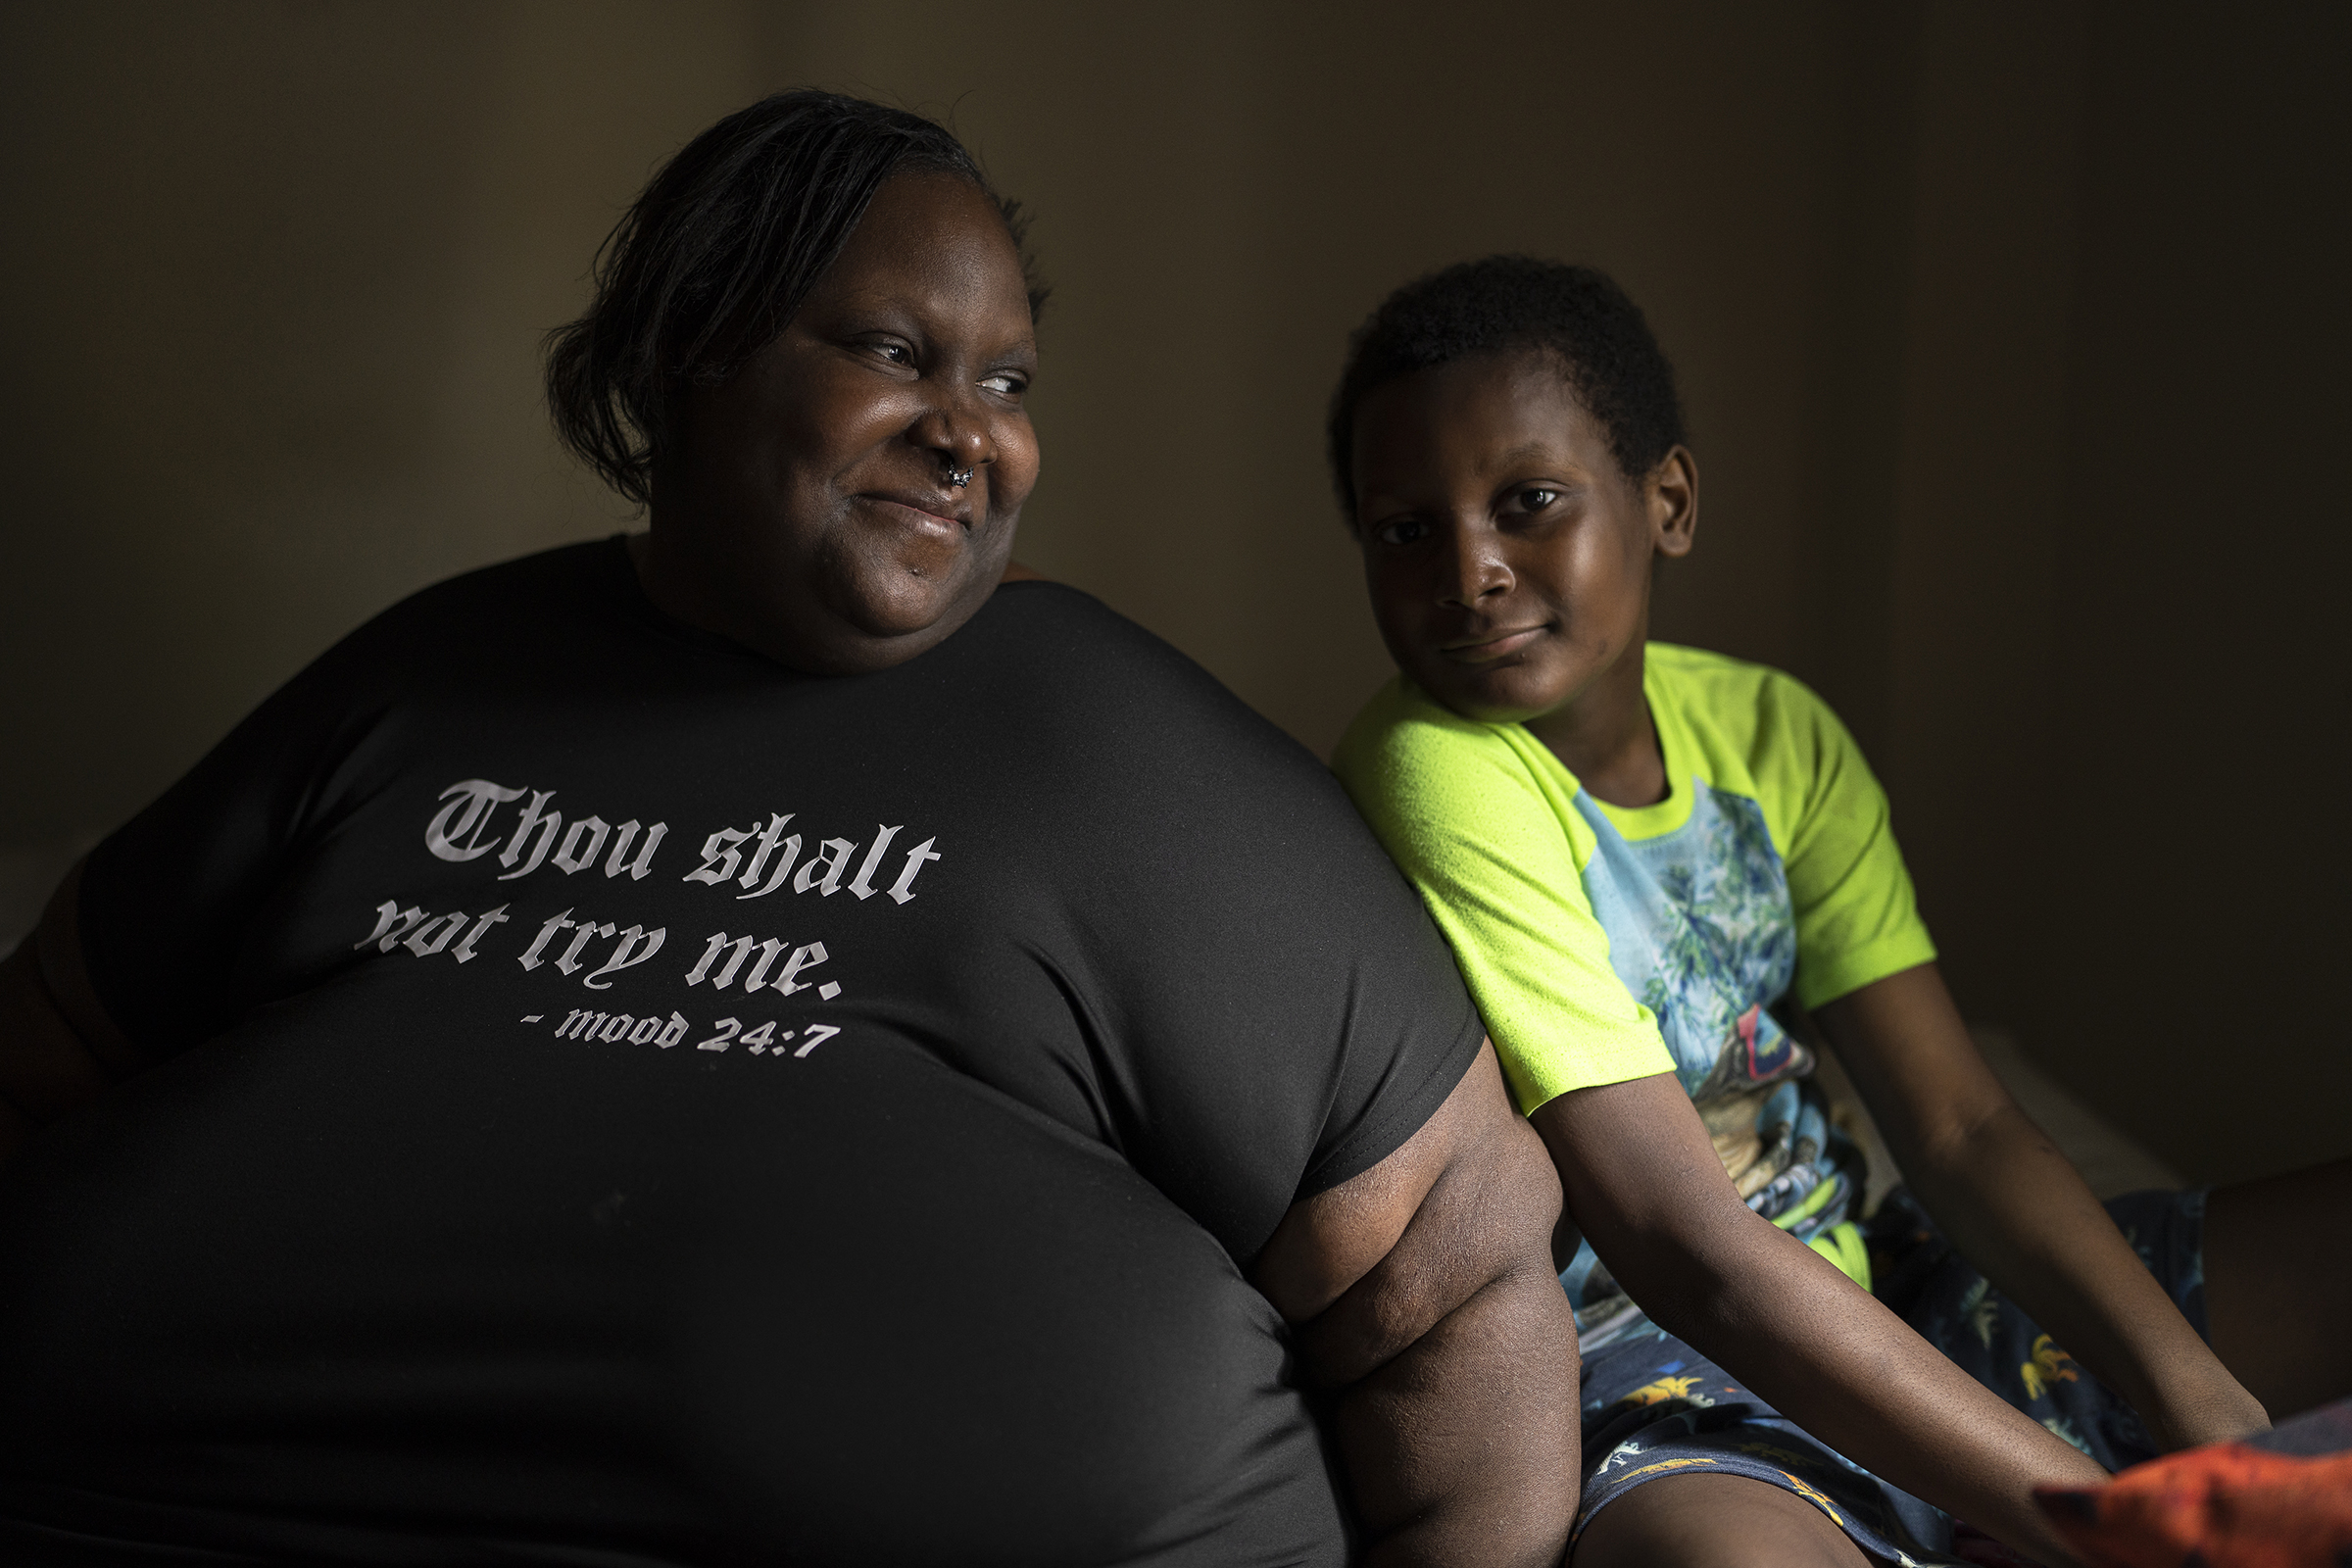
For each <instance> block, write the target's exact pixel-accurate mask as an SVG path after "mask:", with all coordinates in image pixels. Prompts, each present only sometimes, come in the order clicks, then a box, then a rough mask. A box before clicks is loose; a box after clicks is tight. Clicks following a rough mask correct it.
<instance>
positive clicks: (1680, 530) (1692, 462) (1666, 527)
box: [1642, 446, 1698, 557]
mask: <svg viewBox="0 0 2352 1568" xmlns="http://www.w3.org/2000/svg"><path fill="white" fill-rule="evenodd" d="M1642 499H1643V500H1644V501H1645V502H1647V503H1648V506H1649V531H1650V543H1651V547H1652V548H1653V549H1655V550H1656V551H1657V553H1658V554H1659V555H1661V556H1667V557H1681V556H1687V555H1689V554H1690V553H1691V542H1692V538H1693V536H1694V535H1695V534H1696V533H1697V532H1698V459H1696V458H1694V457H1692V456H1691V449H1690V448H1689V447H1684V446H1678V447H1676V448H1675V449H1674V450H1673V451H1671V452H1669V453H1667V454H1666V456H1665V457H1663V458H1661V459H1659V460H1658V466H1656V467H1654V468H1652V469H1650V470H1649V477H1648V479H1646V480H1645V481H1643V483H1642Z"/></svg>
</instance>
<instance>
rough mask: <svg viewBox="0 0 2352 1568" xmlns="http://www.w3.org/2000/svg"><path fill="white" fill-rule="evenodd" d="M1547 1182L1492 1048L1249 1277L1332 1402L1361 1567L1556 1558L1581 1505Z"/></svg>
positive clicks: (1554, 1195) (1307, 1214) (1570, 1353)
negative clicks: (1294, 1331)
mask: <svg viewBox="0 0 2352 1568" xmlns="http://www.w3.org/2000/svg"><path fill="white" fill-rule="evenodd" d="M1558 1213H1559V1183H1558V1179H1557V1178H1556V1176H1555V1175H1554V1174H1553V1172H1552V1168H1551V1162H1550V1161H1549V1160H1548V1159H1546V1158H1545V1157H1544V1149H1543V1145H1542V1144H1541V1143H1540V1142H1539V1141H1538V1140H1537V1139H1536V1137H1535V1135H1534V1134H1533V1133H1532V1132H1530V1131H1529V1129H1528V1127H1527V1124H1526V1123H1525V1122H1524V1121H1523V1120H1521V1119H1520V1117H1519V1116H1518V1114H1517V1113H1516V1111H1514V1110H1513V1108H1512V1107H1511V1104H1510V1101H1509V1097H1508V1095H1507V1093H1506V1091H1505V1090H1504V1088H1503V1084H1502V1074H1501V1072H1500V1070H1499V1068H1498V1067H1497V1066H1496V1064H1495V1051H1494V1048H1493V1047H1492V1046H1487V1047H1483V1048H1481V1050H1480V1052H1479V1055H1478V1059H1477V1061H1476V1062H1474V1063H1473V1064H1472V1066H1471V1068H1470V1071H1469V1072H1468V1073H1467V1074H1465V1075H1464V1077H1463V1079H1462V1082H1461V1083H1460V1084H1459V1085H1458V1086H1456V1088H1455V1089H1454V1091H1453V1094H1452V1095H1451V1096H1450V1097H1449V1098H1448V1099H1447V1100H1446V1103H1445V1104H1444V1105H1443V1106H1441V1107H1440V1108H1439V1110H1438V1113H1437V1114H1436V1115H1435V1116H1433V1117H1432V1118H1431V1119H1430V1121H1429V1123H1428V1125H1426V1126H1424V1127H1423V1128H1422V1129H1421V1131H1420V1132H1418V1133H1416V1134H1415V1135H1414V1136H1413V1138H1412V1139H1411V1141H1410V1142H1408V1143H1406V1144H1405V1145H1404V1147H1402V1148H1401V1149H1398V1150H1397V1152H1395V1153H1392V1154H1391V1155H1389V1157H1388V1158H1387V1159H1385V1160H1383V1161H1381V1163H1379V1164H1378V1165H1375V1166H1374V1167H1373V1168H1372V1169H1370V1170H1368V1171H1365V1172H1363V1173H1362V1174H1361V1175H1359V1176H1356V1177H1354V1178H1353V1179H1351V1180H1349V1181H1347V1182H1343V1183H1342V1184H1340V1185H1339V1186H1338V1187H1335V1188H1333V1189H1331V1190H1330V1191H1329V1192H1325V1193H1320V1194H1317V1195H1316V1196H1315V1197H1313V1198H1309V1199H1306V1200H1304V1201H1300V1202H1299V1203H1297V1204H1295V1205H1294V1206H1293V1207H1292V1209H1291V1211H1290V1213H1289V1214H1288V1215H1287V1216H1285V1218H1284V1219H1283V1222H1282V1224H1281V1226H1280V1227H1279V1228H1277V1230H1276V1231H1275V1233H1274V1237H1273V1239H1272V1240H1271V1241H1269V1242H1268V1243H1267V1244H1266V1248H1265V1250H1264V1251H1263V1252H1261V1253H1260V1254H1259V1257H1258V1260H1257V1263H1256V1265H1255V1267H1254V1268H1253V1269H1252V1271H1251V1274H1252V1279H1253V1282H1254V1283H1255V1284H1256V1285H1257V1287H1258V1289H1259V1290H1261V1291H1263V1292H1264V1293H1265V1295H1266V1297H1267V1299H1269V1300H1271V1301H1272V1302H1273V1303H1274V1305H1275V1307H1276V1308H1277V1309H1278V1310H1279V1311H1281V1313H1282V1314H1283V1316H1284V1317H1285V1318H1286V1319H1288V1320H1289V1321H1290V1322H1292V1323H1293V1324H1296V1325H1299V1335H1298V1346H1299V1359H1300V1363H1301V1365H1302V1367H1303V1369H1304V1371H1305V1374H1306V1376H1307V1378H1308V1380H1309V1382H1310V1384H1312V1385H1314V1386H1316V1387H1319V1388H1322V1389H1324V1390H1327V1391H1329V1392H1331V1393H1332V1394H1334V1395H1335V1397H1336V1407H1337V1414H1336V1422H1337V1426H1338V1429H1339V1442H1340V1450H1341V1458H1342V1462H1343V1464H1344V1465H1345V1467H1346V1470H1347V1474H1348V1486H1349V1490H1350V1491H1351V1492H1352V1494H1353V1496H1354V1501H1355V1503H1356V1508H1357V1511H1358V1513H1359V1514H1360V1515H1361V1516H1362V1518H1363V1519H1364V1522H1365V1523H1366V1525H1367V1526H1369V1528H1370V1529H1371V1531H1372V1532H1373V1533H1374V1536H1375V1540H1374V1542H1373V1544H1372V1546H1371V1548H1370V1550H1369V1551H1368V1552H1367V1553H1366V1554H1365V1557H1364V1560H1365V1561H1366V1562H1367V1563H1371V1564H1405V1563H1446V1564H1489V1563H1492V1564H1496V1565H1501V1564H1514V1565H1516V1564H1525V1565H1531V1568H1533V1565H1547V1564H1552V1563H1556V1562H1557V1561H1558V1560H1559V1558H1560V1553H1561V1551H1562V1550H1563V1548H1564V1547H1565V1546H1566V1544H1567V1541H1568V1530H1569V1527H1570V1525H1571V1524H1573V1523H1574V1521H1575V1517H1576V1505H1577V1497H1578V1492H1579V1484H1580V1479H1581V1478H1580V1475H1579V1472H1578V1467H1577V1441H1578V1424H1577V1361H1576V1321H1575V1317H1574V1314H1573V1313H1572V1312H1571V1311H1570V1310H1569V1307H1568V1299H1567V1298H1566V1297H1565V1296H1564V1295H1563V1294H1561V1291H1560V1287H1559V1282H1558V1280H1557V1278H1556V1277H1555V1276H1554V1275H1553V1273H1552V1269H1551V1256H1550V1236H1551V1228H1552V1223H1553V1221H1554V1219H1555V1218H1556V1217H1557V1216H1558Z"/></svg>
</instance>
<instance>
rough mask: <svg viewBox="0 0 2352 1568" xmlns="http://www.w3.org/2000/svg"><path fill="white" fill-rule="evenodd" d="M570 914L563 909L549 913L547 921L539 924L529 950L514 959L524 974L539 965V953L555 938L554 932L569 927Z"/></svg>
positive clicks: (545, 949)
mask: <svg viewBox="0 0 2352 1568" xmlns="http://www.w3.org/2000/svg"><path fill="white" fill-rule="evenodd" d="M570 916H571V911H570V910H569V909H565V910H564V912H563V913H562V914H551V915H549V916H548V917H547V923H546V924H545V925H543V926H541V927H540V928H539V934H538V935H537V936H535V937H533V938H532V939H531V949H530V951H529V952H528V953H525V954H524V955H523V956H521V957H519V958H517V959H515V962H516V963H519V964H521V965H522V968H523V972H524V973H525V974H528V973H529V972H530V971H531V970H533V969H536V968H538V967H539V955H540V954H542V953H545V952H546V951H547V945H548V943H550V942H552V941H554V940H555V935H556V933H557V932H559V931H566V930H569V929H570V928H571V918H570Z"/></svg>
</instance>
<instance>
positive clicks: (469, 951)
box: [449, 904, 507, 963]
mask: <svg viewBox="0 0 2352 1568" xmlns="http://www.w3.org/2000/svg"><path fill="white" fill-rule="evenodd" d="M506 921H507V907H506V906H505V905H503V904H502V905H500V906H499V907H497V908H495V909H492V910H491V911H490V912H489V913H488V914H485V915H482V916H480V917H479V918H477V919H476V920H475V921H474V922H473V929H472V930H470V931H468V932H466V940H465V941H463V942H461V943H459V944H458V945H457V947H456V948H454V949H452V950H451V952H450V955H449V956H451V957H453V958H455V959H457V960H458V961H459V962H460V963H471V962H472V961H473V960H474V957H475V956H476V955H475V953H474V951H473V945H474V944H475V943H476V942H479V941H481V940H482V933H483V932H485V931H487V930H489V929H490V928H491V927H492V926H494V925H504V924H506Z"/></svg>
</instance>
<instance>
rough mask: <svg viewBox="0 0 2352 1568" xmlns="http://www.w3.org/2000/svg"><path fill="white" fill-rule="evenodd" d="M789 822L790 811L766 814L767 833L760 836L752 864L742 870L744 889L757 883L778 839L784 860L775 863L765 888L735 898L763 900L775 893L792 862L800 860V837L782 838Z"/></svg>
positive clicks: (740, 894) (795, 835)
mask: <svg viewBox="0 0 2352 1568" xmlns="http://www.w3.org/2000/svg"><path fill="white" fill-rule="evenodd" d="M791 820H792V813H791V812H790V811H785V812H783V813H781V814H779V813H777V812H774V811H770V812H769V813H768V818H767V831H766V832H764V833H762V834H760V849H759V852H758V853H757V854H755V855H754V856H753V857H752V863H751V864H750V865H749V866H748V867H746V868H745V870H744V873H743V885H744V887H746V888H747V889H748V888H751V887H753V886H754V885H756V884H757V883H758V882H759V880H760V870H761V868H762V867H764V866H765V865H766V864H767V858H768V857H769V856H771V855H773V854H775V852H776V847H777V842H778V840H779V839H781V840H782V843H783V848H784V858H782V859H781V860H778V861H777V862H776V874H775V875H774V876H772V877H770V878H768V881H767V886H765V887H763V888H760V891H759V892H757V893H751V892H745V893H738V894H737V895H735V896H736V897H737V898H739V899H763V898H765V897H767V895H769V894H770V893H773V892H775V891H776V884H778V883H779V882H782V881H783V880H784V878H785V875H786V874H787V873H788V872H790V871H791V870H792V862H793V861H795V860H797V859H799V858H801V836H800V835H799V834H798V833H795V834H794V835H793V836H792V837H791V838H789V839H785V838H783V833H784V824H785V823H787V822H789V821H791Z"/></svg>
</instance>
